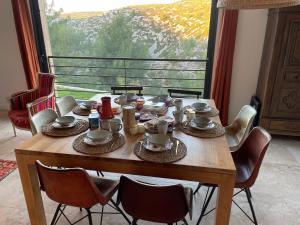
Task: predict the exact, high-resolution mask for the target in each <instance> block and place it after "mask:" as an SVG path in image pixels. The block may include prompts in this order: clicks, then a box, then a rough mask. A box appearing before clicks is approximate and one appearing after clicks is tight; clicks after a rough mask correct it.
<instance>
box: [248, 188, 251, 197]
mask: <svg viewBox="0 0 300 225" xmlns="http://www.w3.org/2000/svg"><path fill="white" fill-rule="evenodd" d="M248 190H249V194H250V198H252V193H251V191H250V188H249V189H248Z"/></svg>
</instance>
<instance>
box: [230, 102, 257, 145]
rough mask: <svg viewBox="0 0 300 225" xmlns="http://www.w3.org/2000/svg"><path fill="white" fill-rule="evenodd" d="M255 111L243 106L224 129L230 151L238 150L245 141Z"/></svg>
mask: <svg viewBox="0 0 300 225" xmlns="http://www.w3.org/2000/svg"><path fill="white" fill-rule="evenodd" d="M255 116H256V110H255V109H254V108H253V107H252V106H250V105H244V106H243V107H242V108H241V110H240V111H239V113H238V114H237V116H236V117H235V118H234V120H233V122H232V123H231V124H230V125H228V126H227V127H225V137H226V140H227V143H228V145H229V147H230V150H231V151H236V150H238V149H239V148H240V147H241V146H242V144H243V142H244V141H245V140H246V138H247V136H248V135H249V132H250V130H251V128H252V124H253V120H254V118H255Z"/></svg>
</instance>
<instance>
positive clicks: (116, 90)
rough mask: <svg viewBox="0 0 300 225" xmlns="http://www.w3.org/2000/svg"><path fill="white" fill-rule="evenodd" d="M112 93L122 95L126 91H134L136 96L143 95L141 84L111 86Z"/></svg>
mask: <svg viewBox="0 0 300 225" xmlns="http://www.w3.org/2000/svg"><path fill="white" fill-rule="evenodd" d="M110 89H111V91H112V92H111V94H112V95H122V94H124V91H125V93H127V92H130V93H135V94H136V95H138V96H143V93H142V91H143V89H144V88H143V87H142V86H112V87H111V88H110Z"/></svg>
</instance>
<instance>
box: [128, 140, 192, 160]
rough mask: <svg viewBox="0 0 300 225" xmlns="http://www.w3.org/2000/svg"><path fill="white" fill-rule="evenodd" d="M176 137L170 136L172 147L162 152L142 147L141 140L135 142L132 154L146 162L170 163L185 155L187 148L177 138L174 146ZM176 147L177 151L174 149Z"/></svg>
mask: <svg viewBox="0 0 300 225" xmlns="http://www.w3.org/2000/svg"><path fill="white" fill-rule="evenodd" d="M177 140H178V139H177V138H171V141H172V142H173V143H174V144H173V146H172V149H170V150H167V151H163V152H151V151H149V150H147V149H145V148H144V147H143V143H142V142H137V143H136V144H135V145H134V149H133V151H134V154H135V155H136V156H137V157H139V158H140V159H142V160H145V161H148V162H155V163H171V162H176V161H178V160H180V159H182V158H183V157H185V156H186V153H187V149H186V146H185V144H184V143H183V142H182V141H180V140H178V141H179V143H178V147H176V144H175V143H176V141H177ZM176 149H177V151H176Z"/></svg>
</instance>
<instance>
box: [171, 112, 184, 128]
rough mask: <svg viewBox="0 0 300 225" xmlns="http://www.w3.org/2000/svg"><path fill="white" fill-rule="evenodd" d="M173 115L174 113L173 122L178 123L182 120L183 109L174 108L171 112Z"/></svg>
mask: <svg viewBox="0 0 300 225" xmlns="http://www.w3.org/2000/svg"><path fill="white" fill-rule="evenodd" d="M173 115H174V118H175V124H176V125H177V124H180V123H182V120H183V116H184V110H183V109H181V110H175V111H174V112H173Z"/></svg>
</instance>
